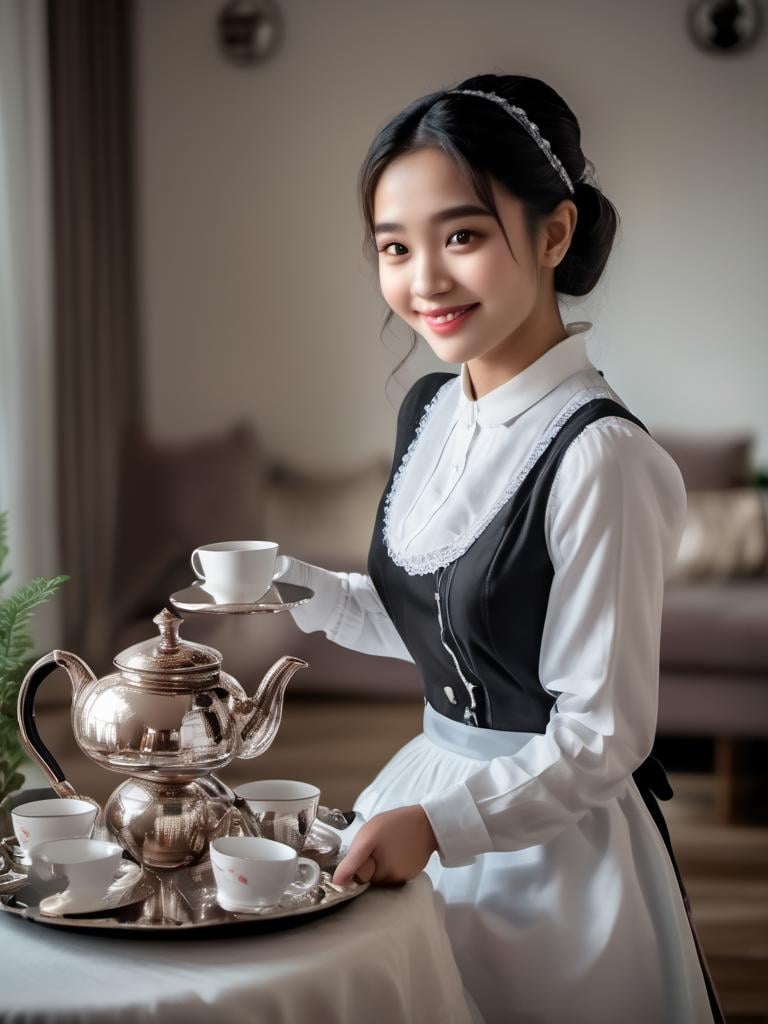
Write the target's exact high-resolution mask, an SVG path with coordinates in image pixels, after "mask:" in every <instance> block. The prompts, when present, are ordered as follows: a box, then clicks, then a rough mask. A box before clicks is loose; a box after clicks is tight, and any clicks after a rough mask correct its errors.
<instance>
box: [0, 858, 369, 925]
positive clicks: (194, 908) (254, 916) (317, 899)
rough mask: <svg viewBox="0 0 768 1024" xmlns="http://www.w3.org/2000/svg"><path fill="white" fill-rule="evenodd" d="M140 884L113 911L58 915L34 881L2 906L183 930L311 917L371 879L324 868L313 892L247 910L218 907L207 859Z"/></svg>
mask: <svg viewBox="0 0 768 1024" xmlns="http://www.w3.org/2000/svg"><path fill="white" fill-rule="evenodd" d="M136 884H137V885H140V886H142V887H143V888H142V890H141V893H140V896H141V898H140V899H138V900H137V899H136V898H135V896H136V894H135V892H131V891H129V892H127V893H126V895H125V898H124V902H123V904H122V905H120V906H116V907H110V909H109V910H100V911H96V912H93V913H87V914H86V913H80V914H71V915H70V914H66V915H64V914H63V915H61V916H59V915H55V914H51V912H50V911H48V912H47V913H43V912H42V911H41V910H40V901H41V900H42V899H44V898H45V896H46V895H50V893H49V892H48V891H47V890H46V889H45V888H44V887H41V886H40V885H39V884H36V883H34V882H32V881H30V882H29V884H27V885H26V886H24V887H22V888H20V889H18V890H17V891H15V892H13V893H7V894H0V911H3V912H5V913H7V914H14V915H15V916H16V917H23V918H25V919H26V920H29V921H36V922H38V923H40V924H46V925H50V926H53V927H56V928H75V929H80V930H83V929H86V930H89V931H90V930H98V931H110V932H115V933H122V934H129V933H131V934H136V933H141V934H144V935H147V934H149V933H154V934H168V933H172V934H173V935H178V934H179V933H180V932H189V931H197V930H199V929H201V928H207V929H211V928H232V927H233V926H234V927H243V926H248V927H253V926H254V925H255V926H257V927H258V926H260V925H266V924H272V923H273V922H276V921H281V920H284V919H286V918H297V917H308V916H310V915H312V914H318V913H323V912H324V911H326V910H330V909H332V908H333V907H336V906H339V905H340V904H342V903H347V902H348V901H349V900H353V899H355V898H356V897H357V896H360V895H361V894H362V893H364V892H365V890H366V889H368V888H369V884H368V883H366V884H359V883H357V882H352V883H350V884H349V885H345V886H339V885H334V883H333V882H332V881H331V874H330V873H329V872H327V871H321V873H320V883H319V884H318V886H317V887H316V888H315V889H314V890H313V891H312V892H309V893H306V894H304V895H302V896H285V897H284V899H283V901H282V902H281V903H279V904H276V905H275V906H273V907H261V908H258V909H254V911H253V912H248V913H245V912H240V911H238V912H232V911H229V910H224V909H223V907H220V906H219V904H218V902H217V899H216V883H215V881H214V877H213V871H212V869H211V864H210V861H208V860H206V861H204V862H202V863H200V864H196V865H194V866H193V867H189V868H180V869H179V870H177V871H167V872H160V871H157V872H154V871H151V870H149V869H148V868H144V871H143V872H142V874H141V877H140V879H139V880H138V881H137V883H136Z"/></svg>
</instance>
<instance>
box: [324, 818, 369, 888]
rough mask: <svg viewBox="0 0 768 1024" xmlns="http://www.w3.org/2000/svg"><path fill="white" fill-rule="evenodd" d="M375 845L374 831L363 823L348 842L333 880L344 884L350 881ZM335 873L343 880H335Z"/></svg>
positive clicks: (338, 883)
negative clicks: (345, 852)
mask: <svg viewBox="0 0 768 1024" xmlns="http://www.w3.org/2000/svg"><path fill="white" fill-rule="evenodd" d="M368 824H370V823H368ZM375 845H376V838H375V834H374V831H373V830H372V829H370V828H368V825H363V827H362V828H361V829H360V831H359V832H358V833H357V835H356V836H355V838H354V839H353V840H352V842H351V843H350V845H349V849H348V850H347V854H346V856H345V857H344V858H343V859H342V860H341V862H340V863H339V865H338V867H337V868H336V871H335V873H334V876H333V881H334V882H336V884H337V885H346V884H347V882H349V881H351V879H352V878H353V877H354V874H355V872H356V871H357V869H358V868H359V867H360V865H361V864H364V863H365V862H366V861H367V860H368V858H369V857H370V856H371V854H372V853H373V849H374V847H375ZM337 875H338V876H339V877H340V878H343V879H344V881H343V882H337V881H336V877H337Z"/></svg>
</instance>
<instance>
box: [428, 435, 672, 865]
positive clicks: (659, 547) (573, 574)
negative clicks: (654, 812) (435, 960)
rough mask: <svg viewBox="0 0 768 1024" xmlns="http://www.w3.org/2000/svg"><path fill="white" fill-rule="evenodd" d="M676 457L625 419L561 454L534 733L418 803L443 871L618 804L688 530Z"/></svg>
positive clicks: (649, 734) (551, 514) (639, 758)
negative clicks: (540, 703)
mask: <svg viewBox="0 0 768 1024" xmlns="http://www.w3.org/2000/svg"><path fill="white" fill-rule="evenodd" d="M685 513H686V495H685V488H684V485H683V481H682V477H681V474H680V471H679V469H678V468H677V465H676V464H675V462H674V461H673V460H672V458H671V457H670V456H669V455H668V454H667V453H666V452H665V451H664V449H663V448H661V447H660V446H659V445H658V444H657V443H656V442H655V441H654V440H653V439H652V438H651V437H650V436H649V435H648V434H647V433H646V432H645V431H644V430H642V428H641V427H639V426H637V425H635V424H634V423H632V422H631V421H629V420H626V419H623V418H621V417H606V418H603V419H601V420H597V421H595V422H594V423H592V424H590V425H588V426H587V427H586V428H585V429H584V430H583V431H582V432H581V433H580V434H579V435H578V436H577V437H576V438H575V440H574V441H573V442H572V444H571V445H570V446H569V448H568V449H567V451H566V452H565V454H564V456H563V458H562V461H561V463H560V467H559V470H558V473H557V475H556V477H555V481H554V483H553V486H552V489H551V491H550V496H549V500H548V505H547V513H546V524H545V525H546V538H547V545H548V548H549V555H550V559H551V561H552V565H553V568H554V576H553V579H552V586H551V590H550V595H549V602H548V605H547V614H546V619H545V624H544V629H543V633H542V641H541V651H540V658H539V677H540V680H541V684H542V686H544V687H545V689H547V690H548V691H549V692H550V693H552V695H553V696H554V697H555V698H556V699H555V704H554V705H553V708H552V711H551V714H550V719H549V722H548V724H547V728H546V730H545V732H544V733H542V734H536V735H533V736H532V737H531V739H530V740H528V742H527V743H525V744H524V745H523V747H522V748H521V749H520V751H518V753H517V754H514V755H509V756H503V757H496V758H494V759H492V760H491V761H489V762H488V764H487V765H485V766H484V767H483V768H481V769H479V770H478V771H477V772H475V773H473V774H472V775H470V776H469V777H468V778H467V779H466V781H464V782H462V783H459V784H458V785H455V786H453V787H452V788H450V789H448V790H447V791H446V792H444V793H442V794H438V795H435V796H432V797H429V798H427V799H425V800H424V801H422V806H423V807H424V810H425V812H426V813H427V816H428V817H429V820H430V823H431V825H432V828H433V830H434V832H435V836H436V838H437V841H438V852H439V854H440V858H441V861H442V863H443V864H444V865H445V866H447V867H451V866H456V865H460V864H467V863H471V861H472V860H473V859H474V857H475V856H476V855H477V854H478V853H485V852H490V851H493V850H518V849H522V848H524V847H527V846H532V845H535V844H538V843H544V842H547V841H549V840H550V839H552V838H554V837H555V836H556V835H557V834H558V833H559V832H561V831H562V830H563V829H565V828H567V827H568V826H569V825H571V824H573V823H574V822H576V821H578V820H579V818H580V817H582V815H584V814H585V813H586V812H588V811H589V810H590V809H592V808H594V807H597V806H600V805H603V804H606V803H607V802H608V801H610V800H612V799H613V798H615V797H616V796H619V795H620V794H621V793H622V792H623V790H624V788H625V787H626V785H627V782H628V780H629V778H630V776H631V773H632V772H633V771H634V770H635V769H636V768H637V767H639V765H640V764H641V763H642V762H643V760H644V759H645V758H646V756H647V755H648V754H649V752H650V750H651V747H652V745H653V740H654V734H655V729H656V716H657V699H658V679H659V640H660V631H661V612H662V602H663V595H664V580H665V577H666V576H667V575H668V573H669V571H670V569H671V567H672V564H673V562H674V559H675V557H676V554H677V550H678V547H679V544H680V540H681V537H682V533H683V528H684V525H685Z"/></svg>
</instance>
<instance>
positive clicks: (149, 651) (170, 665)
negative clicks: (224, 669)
mask: <svg viewBox="0 0 768 1024" xmlns="http://www.w3.org/2000/svg"><path fill="white" fill-rule="evenodd" d="M152 621H153V622H154V623H156V624H157V627H158V629H159V630H160V636H159V637H151V638H150V639H149V640H143V641H142V642H141V643H138V644H134V645H133V647H126V649H125V650H124V651H121V652H120V654H118V655H117V657H116V658H115V660H114V663H115V665H116V666H117V667H118V668H120V669H124V670H126V671H128V672H151V673H153V674H158V673H160V674H164V673H165V674H168V675H176V674H178V673H184V674H192V673H198V672H200V673H205V674H206V675H207V674H209V673H211V674H216V673H218V671H219V669H220V667H221V654H220V653H219V652H218V651H217V650H216V649H215V648H214V647H206V646H205V645H204V644H195V643H192V642H191V641H189V640H182V639H181V638H180V637H179V629H180V627H181V624H182V622H183V621H184V620H183V619H182V618H181V616H180V615H174V614H173V612H169V611H168V609H167V608H163V610H162V611H161V612H160V614H159V615H156V616H155V617H154V619H153V620H152Z"/></svg>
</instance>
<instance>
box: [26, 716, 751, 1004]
mask: <svg viewBox="0 0 768 1024" xmlns="http://www.w3.org/2000/svg"><path fill="white" fill-rule="evenodd" d="M421 715H422V705H421V702H420V701H413V702H411V701H407V702H406V701H403V702H400V701H393V702H368V703H365V704H364V703H362V702H359V701H348V700H344V701H342V700H339V701H332V700H308V699H301V698H298V697H297V698H293V699H289V700H288V701H287V703H286V708H285V713H284V717H283V723H282V725H281V728H280V732H279V734H278V736H277V739H276V740H275V742H274V743H273V745H272V747H271V748H270V749H269V750H268V751H267V752H266V754H264V755H262V756H261V757H260V758H259V759H258V760H257V761H236V762H233V763H232V764H231V765H229V766H228V767H227V768H226V769H225V770H224V771H222V772H221V777H222V778H223V779H224V780H225V781H227V782H228V783H229V784H230V785H236V784H237V783H238V782H241V781H245V780H247V779H254V778H262V779H264V778H288V779H302V780H304V781H310V782H314V783H315V784H316V785H318V786H320V788H321V790H322V798H321V800H322V803H324V804H327V805H329V806H335V807H340V808H342V809H347V808H349V807H351V806H352V802H353V800H354V798H355V796H356V794H357V793H358V792H359V791H360V790H361V789H362V788H363V786H365V785H366V783H367V782H368V781H370V779H371V778H372V777H373V775H374V774H375V773H376V771H377V770H378V769H379V768H380V767H381V766H382V765H383V764H384V763H385V762H386V760H387V759H388V758H389V757H390V756H391V755H392V754H393V753H394V752H395V751H396V750H397V749H398V748H399V747H400V746H401V745H402V744H403V743H405V742H407V740H409V739H410V738H411V737H413V736H415V735H416V734H417V733H418V732H419V731H420V727H421ZM41 717H42V716H41ZM62 730H63V732H64V733H66V732H67V731H68V724H67V722H66V721H65V720H62V717H61V715H59V717H58V721H57V722H56V723H55V727H54V724H53V722H52V721H49V722H45V721H41V722H40V731H41V733H42V735H43V736H44V737H45V738H46V741H47V742H50V745H51V748H52V749H53V750H54V752H55V754H56V756H57V757H58V758H59V760H60V761H61V763H62V766H63V767H64V769H65V771H66V773H67V775H68V777H69V778H70V779H71V781H72V782H73V784H74V785H75V786H76V787H78V788H79V789H80V790H81V791H83V792H86V793H89V794H90V795H92V796H94V797H96V798H97V799H99V800H102V801H103V800H104V799H105V798H106V796H108V794H109V793H110V792H111V790H112V789H113V788H114V787H115V785H116V784H117V781H118V780H117V777H116V776H115V775H113V774H111V773H108V772H104V771H101V770H99V769H96V768H95V767H94V766H93V765H92V764H90V763H89V762H87V761H86V760H85V758H84V757H83V756H82V755H80V754H79V753H77V752H76V751H75V749H74V746H73V745H72V744H71V743H68V742H67V740H66V738H65V737H64V736H63V735H62ZM54 733H58V734H59V740H58V741H56V740H55V738H54ZM64 748H67V749H64ZM671 781H672V785H673V788H674V789H675V797H674V798H673V800H671V801H669V802H667V803H665V804H663V805H662V807H663V811H664V814H665V817H666V818H667V821H668V824H669V829H670V833H671V836H672V841H673V845H674V848H675V851H676V854H677V857H678V861H679V864H680V868H681V871H682V873H683V877H684V879H685V882H686V885H687V887H688V892H689V896H690V899H691V905H692V908H693V914H694V919H695V921H696V925H697V930H698V932H699V935H700V938H701V940H702V944H703V946H704V950H705V953H706V955H707V958H708V961H709V964H710V968H711V970H712V974H713V976H714V979H715V984H716V986H717V989H718V992H719V995H720V998H721V1001H722V1003H723V1007H724V1009H725V1012H726V1017H727V1020H728V1021H729V1022H735V1024H768V828H765V827H759V828H758V827H748V826H740V827H735V826H727V825H723V824H720V823H719V822H718V820H717V799H716V797H717V790H716V783H715V780H714V778H713V777H712V776H711V775H708V774H679V773H677V774H673V775H672V776H671ZM649 1024H653V1022H650V1021H649Z"/></svg>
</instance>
